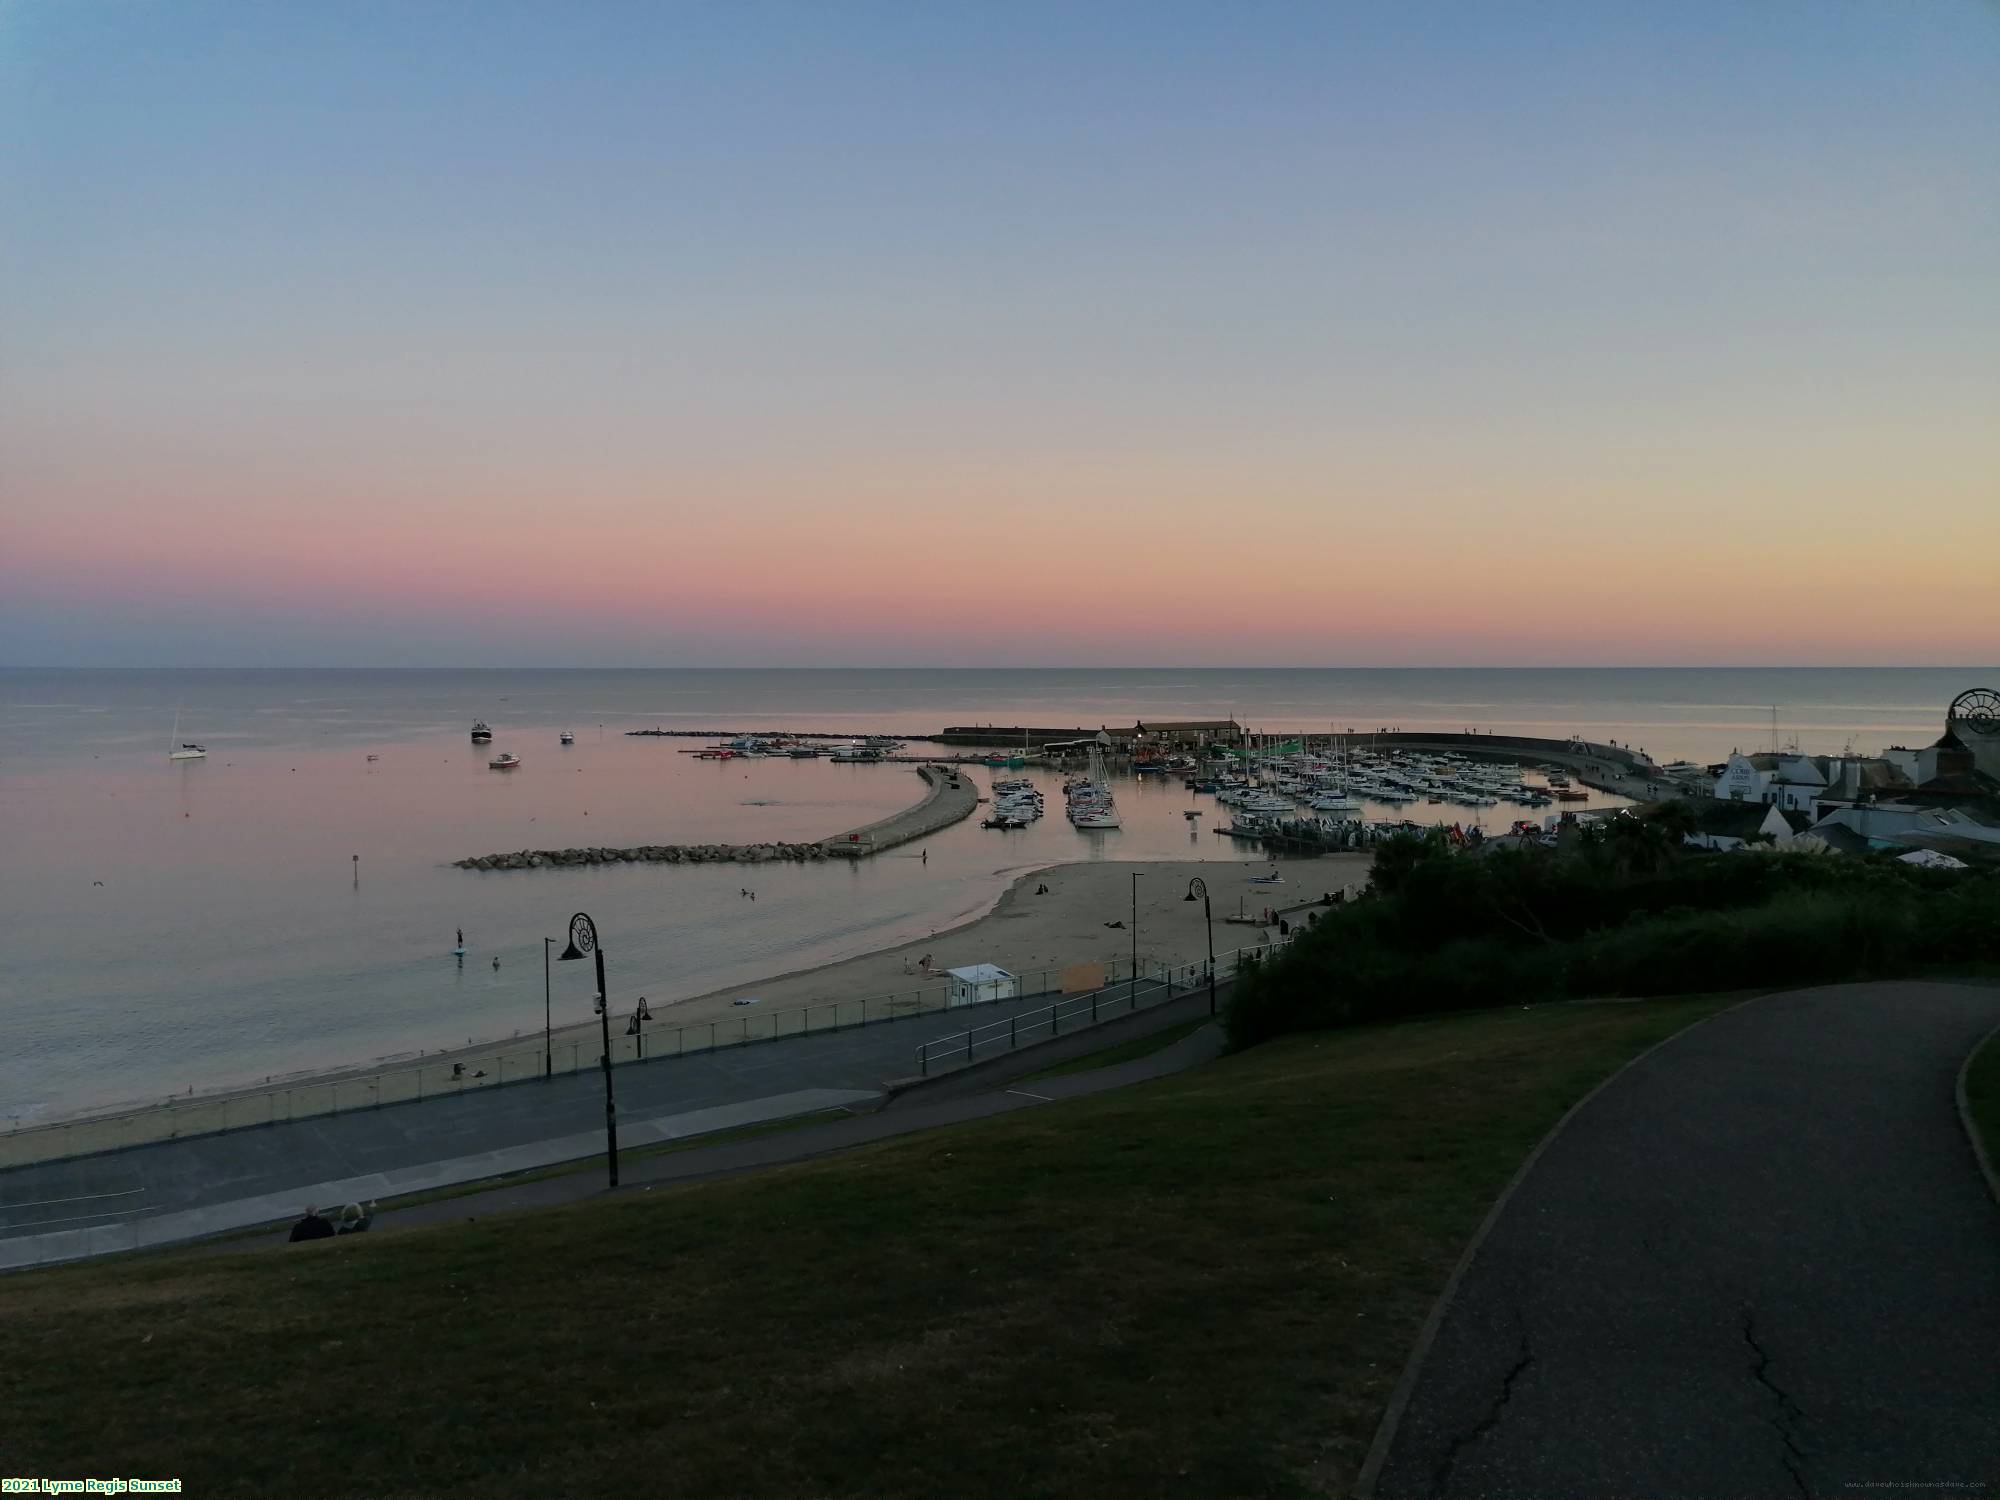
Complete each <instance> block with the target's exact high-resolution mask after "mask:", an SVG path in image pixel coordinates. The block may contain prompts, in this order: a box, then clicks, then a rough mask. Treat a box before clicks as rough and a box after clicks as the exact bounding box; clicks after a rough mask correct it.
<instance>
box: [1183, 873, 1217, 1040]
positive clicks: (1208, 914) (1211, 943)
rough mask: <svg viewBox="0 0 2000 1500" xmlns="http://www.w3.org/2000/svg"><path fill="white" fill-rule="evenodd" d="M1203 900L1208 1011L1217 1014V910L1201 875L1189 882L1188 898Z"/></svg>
mask: <svg viewBox="0 0 2000 1500" xmlns="http://www.w3.org/2000/svg"><path fill="white" fill-rule="evenodd" d="M1197 898H1199V899H1200V901H1201V915H1202V920H1203V921H1204V922H1206V923H1207V924H1208V1013H1209V1014H1210V1015H1211V1016H1212V1015H1214V1014H1215V912H1214V911H1213V910H1212V909H1211V908H1210V906H1209V904H1208V883H1207V882H1206V881H1204V880H1203V879H1202V878H1201V877H1200V876H1199V875H1197V876H1195V878H1194V879H1192V880H1190V881H1189V882H1188V893H1187V897H1186V899H1187V900H1189V901H1193V900H1195V899H1197Z"/></svg>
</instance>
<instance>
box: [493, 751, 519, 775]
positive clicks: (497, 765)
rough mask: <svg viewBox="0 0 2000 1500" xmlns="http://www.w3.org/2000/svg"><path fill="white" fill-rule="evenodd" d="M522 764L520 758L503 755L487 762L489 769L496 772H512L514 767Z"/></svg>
mask: <svg viewBox="0 0 2000 1500" xmlns="http://www.w3.org/2000/svg"><path fill="white" fill-rule="evenodd" d="M520 763H521V757H520V756H518V755H508V754H505V753H502V754H500V755H496V756H494V757H493V759H491V760H489V761H488V762H486V765H487V767H488V769H490V770H494V771H511V770H513V769H514V767H516V766H518V765H519V764H520Z"/></svg>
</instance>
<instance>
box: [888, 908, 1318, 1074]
mask: <svg viewBox="0 0 2000 1500" xmlns="http://www.w3.org/2000/svg"><path fill="white" fill-rule="evenodd" d="M1287 941H1289V939H1283V938H1281V939H1279V940H1277V941H1276V942H1271V943H1264V944H1261V945H1259V946H1257V947H1251V948H1238V949H1236V950H1235V951H1234V952H1231V953H1225V954H1223V955H1221V956H1220V957H1218V958H1217V959H1216V961H1215V982H1216V983H1217V984H1224V983H1227V982H1229V981H1230V980H1233V979H1234V978H1236V977H1237V975H1239V974H1240V973H1242V972H1243V970H1244V968H1245V967H1246V966H1248V965H1250V964H1254V963H1256V962H1257V961H1258V960H1259V959H1260V958H1263V957H1265V956H1267V955H1269V954H1271V953H1274V952H1276V951H1277V950H1278V949H1279V948H1281V947H1283V946H1284V945H1285V943H1286V942H1287ZM1142 967H1143V966H1142ZM1208 982H1209V974H1208V964H1207V962H1206V961H1205V960H1204V961H1203V962H1201V963H1196V964H1182V965H1179V966H1175V967H1162V968H1159V969H1157V970H1156V971H1155V972H1153V973H1152V974H1142V975H1141V976H1140V977H1139V978H1138V980H1137V981H1136V982H1132V981H1131V980H1129V979H1128V980H1127V981H1126V982H1124V983H1120V984H1112V983H1109V982H1107V983H1106V984H1105V985H1104V986H1103V987H1102V988H1099V989H1093V990H1091V991H1090V992H1089V993H1088V994H1082V995H1065V996H1064V997H1062V998H1061V999H1059V1000H1053V1001H1051V1002H1050V1003H1049V1004H1047V1005H1045V1006H1042V1007H1041V1008H1040V1009H1038V1010H1031V1011H1023V1012H1018V1013H1016V1014H1014V1015H1011V1016H1008V1017H1007V1018H1006V1019H1004V1020H1000V1021H990V1022H988V1023H987V1024H985V1025H983V1026H972V1027H968V1028H966V1029H965V1030H964V1031H960V1032H954V1033H953V1034H952V1035H950V1036H941V1037H937V1038H935V1039H934V1040H932V1041H928V1042H925V1043H924V1044H923V1045H922V1046H920V1047H918V1048H917V1073H918V1075H919V1076H920V1077H929V1076H930V1075H931V1074H933V1073H941V1072H949V1071H951V1070H952V1069H955V1068H967V1067H970V1066H972V1064H973V1063H975V1062H978V1061H980V1060H981V1059H982V1058H987V1057H993V1056H997V1055H999V1054H1001V1053H1006V1052H1012V1051H1014V1050H1015V1049H1017V1048H1020V1047H1028V1046H1033V1045H1034V1044H1035V1043H1036V1042H1046V1041H1050V1040H1052V1039H1054V1038H1056V1037H1059V1036H1065V1035H1068V1034H1069V1033H1071V1032H1075V1031H1079V1030H1082V1029H1084V1028H1086V1027H1090V1026H1095V1025H1097V1024H1098V1023H1099V1022H1100V1021H1111V1020H1116V1019H1117V1018H1118V1017H1120V1016H1126V1015H1131V1014H1133V1013H1134V1012H1136V1011H1142V1010H1148V1009H1150V1008H1152V1007H1153V1006H1155V1005H1164V1004H1165V1003H1166V1002H1167V1001H1169V1000H1175V999H1178V998H1180V997H1181V996H1183V995H1186V994H1189V993H1190V992H1192V991H1195V990H1201V989H1206V988H1207V987H1208Z"/></svg>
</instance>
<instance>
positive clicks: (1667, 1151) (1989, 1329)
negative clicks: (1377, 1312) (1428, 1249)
mask: <svg viewBox="0 0 2000 1500" xmlns="http://www.w3.org/2000/svg"><path fill="white" fill-rule="evenodd" d="M1996 1023H2000V989H1995V988H1990V987H1984V986H1973V985H1953V984H1926V983H1895V984H1859V985H1841V986H1836V987H1832V988H1827V989H1818V990H1808V991H1801V992H1798V993H1794V994H1787V995H1779V996H1774V997H1771V998H1769V999H1764V1000H1759V1001H1754V1002H1751V1003H1750V1004H1747V1005H1744V1006H1741V1007H1739V1008H1737V1009H1735V1010H1732V1011H1729V1012H1726V1013H1724V1014H1722V1015H1720V1016H1718V1017H1716V1018H1715V1019H1713V1020H1711V1021H1709V1022H1707V1023H1705V1024H1703V1025H1700V1026H1697V1027H1695V1028H1694V1029H1693V1030H1691V1031H1688V1032H1686V1033H1684V1034H1683V1035H1682V1036H1680V1037H1678V1038H1676V1039H1675V1040H1673V1041H1671V1042H1669V1043H1667V1044H1666V1045H1665V1046H1664V1047H1662V1048H1660V1049H1659V1050H1657V1051H1655V1052H1653V1053H1651V1054H1650V1055H1648V1056H1647V1057H1646V1058H1644V1059H1643V1060H1641V1061H1640V1062H1638V1063H1637V1064H1635V1065H1634V1066H1633V1067H1631V1068H1630V1069H1629V1070H1627V1071H1626V1072H1625V1073H1624V1074H1622V1075H1621V1076H1619V1077H1618V1078H1617V1079H1616V1080H1615V1081H1614V1082H1613V1083H1611V1084H1610V1085H1609V1086H1608V1087H1607V1088H1605V1090H1604V1091H1603V1092H1602V1093H1600V1094H1599V1095H1597V1096H1596V1097H1595V1098H1594V1099H1592V1100H1591V1101H1590V1102H1589V1103H1588V1104H1587V1105H1585V1106H1584V1107H1583V1108H1582V1109H1581V1110H1580V1111H1579V1112H1578V1113H1577V1114H1576V1115H1575V1116H1574V1117H1573V1118H1572V1119H1571V1120H1570V1122H1569V1123H1568V1125H1567V1126H1566V1127H1565V1128H1564V1129H1563V1130H1562V1131H1561V1133H1560V1134H1558V1135H1557V1136H1556V1137H1555V1138H1554V1139H1553V1140H1552V1141H1551V1142H1549V1144H1548V1146H1547V1148H1546V1149H1545V1150H1544V1151H1543V1153H1542V1155H1541V1157H1540V1159H1539V1160H1538V1161H1537V1162H1536V1163H1535V1165H1534V1167H1533V1168H1532V1170H1531V1171H1530V1172H1529V1174H1528V1175H1527V1177H1526V1178H1525V1179H1524V1180H1523V1181H1522V1182H1521V1183H1520V1185H1519V1187H1518V1188H1517V1189H1516V1190H1515V1192H1514V1194H1513V1196H1512V1198H1511V1199H1509V1200H1508V1201H1507V1203H1506V1205H1505V1207H1504V1208H1503V1209H1502V1210H1501V1212H1500V1213H1499V1215H1498V1216H1497V1218H1496V1219H1495V1220H1494V1221H1493V1223H1492V1226H1491V1228H1490V1231H1489V1233H1488V1234H1487V1237H1486V1239H1485V1241H1484V1243H1483V1244H1482V1245H1481V1246H1480V1247H1479V1249H1478V1250H1477V1252H1476V1254H1475V1255H1474V1258H1473V1260H1472V1262H1471V1264H1470V1266H1469V1267H1468V1268H1467V1270H1466V1273H1465V1276H1464V1279H1463V1281H1462V1282H1461V1283H1460V1284H1459V1286H1458V1288H1457V1292H1456V1295H1455V1297H1454V1299H1453V1301H1452V1303H1451V1305H1450V1307H1449V1308H1448V1310H1447V1311H1446V1313H1445V1315H1444V1317H1443V1320H1442V1322H1441V1323H1440V1324H1439V1326H1438V1329H1437V1334H1436V1339H1435V1342H1434V1343H1433V1344H1432V1345H1431V1347H1430V1349H1429V1351H1428V1353H1427V1354H1426V1355H1425V1356H1424V1357H1423V1360H1422V1363H1421V1365H1420V1366H1419V1368H1418V1372H1417V1377H1416V1381H1415V1384H1414V1387H1413V1389H1412V1391H1411V1394H1410V1400H1409V1404H1408V1406H1407V1408H1406V1409H1404V1410H1403V1411H1402V1413H1401V1416H1400V1420H1399V1421H1397V1422H1396V1425H1395V1426H1394V1429H1393V1433H1392V1434H1391V1436H1390V1442H1389V1446H1388V1453H1387V1459H1386V1462H1385V1463H1384V1464H1383V1466H1382V1469H1381V1472H1380V1475H1379V1477H1377V1479H1376V1480H1375V1483H1374V1485H1373V1493H1374V1494H1375V1495H1377V1496H1380V1497H1384V1500H1389V1497H1395V1500H1401V1497H1414V1496H1424V1497H1444V1496H1453V1497H1455V1496H1483V1497H1505V1496H1520V1497H1523V1500H1528V1497H1532V1500H1565V1497H1572V1496H1573V1497H1589V1500H1601V1497H1610V1496H1633V1497H1638V1496H1714V1497H1729V1496H1787V1495H1792V1496H1833V1495H1842V1494H1859V1493H1861V1492H1862V1487H1865V1486H1866V1487H1875V1486H1879V1487H1903V1486H1907V1487H1912V1488H1915V1487H1925V1488H1931V1489H1937V1488H1943V1487H1946V1486H1951V1485H1964V1486H1966V1487H1968V1488H1972V1489H1974V1490H1975V1492H1984V1493H1991V1492H1992V1491H1993V1489H1994V1488H1995V1487H2000V1375H1996V1371H1997V1370H2000V1206H1996V1205H1995V1203H1994V1201H1993V1198H1992V1196H1991V1194H1990V1193H1989V1191H1988V1189H1987V1185H1986V1183H1985V1181H1984V1180H1983V1178H1982V1177H1981V1176H1980V1173H1979V1170H1978V1167H1977V1165H1976V1163H1975V1161H1974V1158H1973V1156H1972V1152H1971V1149H1970V1147H1969V1146H1968V1144H1967V1142H1966V1139H1965V1136H1964V1133H1963V1131H1962V1129H1961V1127H1960V1124H1959V1121H1958V1117H1957V1111H1956V1108H1955V1105H1954V1099H1953V1083H1954V1079H1955V1077H1956V1074H1957V1071H1958V1068H1959V1066H1960V1065H1961V1064H1962V1063H1963V1061H1964V1059H1965V1058H1966V1056H1967V1055H1968V1054H1969V1053H1970V1052H1971V1050H1972V1049H1973V1047H1974V1046H1975V1045H1976V1044H1977V1043H1978V1041H1979V1039H1980V1037H1981V1036H1983V1035H1984V1034H1985V1033H1986V1032H1987V1031H1988V1030H1989V1029H1990V1028H1992V1027H1993V1026H1994V1025H1995V1024H1996ZM1982 1483H1983V1485H1984V1486H1985V1489H1984V1491H1978V1490H1977V1487H1978V1486H1979V1485H1981V1484H1982Z"/></svg>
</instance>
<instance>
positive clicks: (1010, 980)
mask: <svg viewBox="0 0 2000 1500" xmlns="http://www.w3.org/2000/svg"><path fill="white" fill-rule="evenodd" d="M945 978H946V979H947V980H949V981H950V983H949V984H948V985H947V986H946V988H945V1004H946V1005H948V1006H950V1005H984V1004H985V1003H986V1002H987V1001H989V1000H1011V999H1013V998H1014V996H1016V995H1017V994H1019V993H1020V991H1021V987H1020V985H1019V983H1018V982H1017V981H1016V980H1015V978H1014V976H1013V975H1012V974H1009V973H1008V972H1007V971H1006V970H1005V969H1003V968H1000V967H999V966H998V965H996V964H973V965H971V966H970V967H968V968H964V969H947V970H945Z"/></svg>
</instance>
